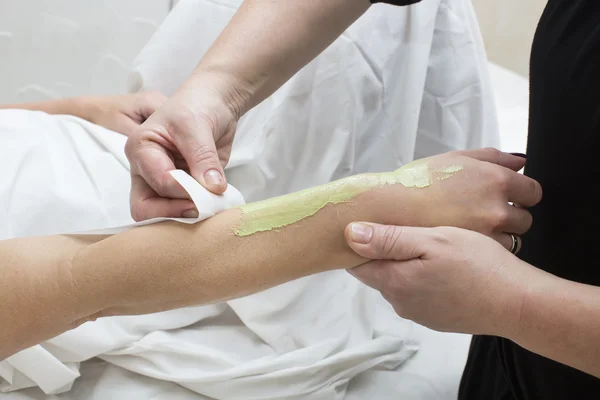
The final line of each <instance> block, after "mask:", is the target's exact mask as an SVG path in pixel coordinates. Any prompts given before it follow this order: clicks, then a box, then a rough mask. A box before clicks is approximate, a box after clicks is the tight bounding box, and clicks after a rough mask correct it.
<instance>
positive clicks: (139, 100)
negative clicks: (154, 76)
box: [81, 92, 166, 136]
mask: <svg viewBox="0 0 600 400" xmlns="http://www.w3.org/2000/svg"><path fill="white" fill-rule="evenodd" d="M81 101H82V102H83V103H84V104H85V105H86V112H85V115H84V116H85V119H87V120H88V121H90V122H93V123H95V124H97V125H100V126H103V127H105V128H107V129H110V130H112V131H115V132H119V133H122V134H123V135H126V136H129V135H131V134H132V133H134V132H135V131H136V130H137V129H138V128H139V126H140V125H141V124H142V123H144V122H145V121H146V120H147V119H148V118H149V117H150V116H151V115H152V114H153V113H154V112H155V111H156V110H157V109H158V108H160V107H161V106H162V105H163V103H164V102H165V101H166V97H165V96H164V95H163V94H162V93H158V92H148V93H135V94H130V95H125V96H107V97H86V98H82V99H81Z"/></svg>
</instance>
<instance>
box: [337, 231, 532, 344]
mask: <svg viewBox="0 0 600 400" xmlns="http://www.w3.org/2000/svg"><path fill="white" fill-rule="evenodd" d="M353 225H354V224H350V225H349V226H348V228H347V229H346V237H347V240H348V244H349V245H350V247H351V248H352V249H353V250H354V251H355V252H356V253H358V255H360V256H362V257H364V258H366V259H375V260H377V261H371V262H368V263H366V264H364V265H362V266H360V267H357V268H354V269H352V270H350V271H349V272H350V273H351V274H352V275H354V276H355V277H356V278H358V279H359V280H361V281H362V282H364V283H365V284H367V285H368V286H371V287H373V288H375V289H377V290H379V291H380V292H381V293H382V295H383V297H385V298H386V300H388V301H389V302H390V303H391V304H392V305H393V307H394V309H395V310H396V312H397V313H398V315H400V316H401V317H404V318H408V319H411V320H413V321H415V322H418V323H420V324H423V325H425V326H427V327H429V328H432V329H435V330H439V331H451V332H461V333H470V334H487V335H496V336H504V337H512V336H513V334H514V333H515V332H516V331H517V330H518V329H519V316H520V310H521V302H522V301H523V298H524V294H525V292H526V288H527V284H528V282H532V281H534V280H535V279H538V277H537V276H538V275H540V274H542V272H541V271H539V270H537V269H535V268H534V267H532V266H530V265H529V264H526V263H524V262H522V261H520V260H519V259H518V258H516V257H515V256H513V255H512V254H510V253H509V252H508V251H506V249H504V248H503V247H502V246H501V245H499V244H498V243H497V242H494V241H493V240H491V239H490V238H487V237H485V236H483V235H480V234H478V233H475V232H472V231H468V230H462V229H458V228H444V227H443V228H411V227H397V226H384V225H377V224H366V225H365V224H359V225H360V226H361V227H362V228H356V227H354V228H352V226H353ZM355 232H364V233H365V235H362V236H361V235H358V236H357V235H356V234H355Z"/></svg>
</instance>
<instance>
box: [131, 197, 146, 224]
mask: <svg viewBox="0 0 600 400" xmlns="http://www.w3.org/2000/svg"><path fill="white" fill-rule="evenodd" d="M129 211H130V213H131V218H133V220H134V221H136V222H140V221H143V220H144V219H145V218H144V217H145V215H144V212H143V210H142V207H140V204H139V202H136V201H132V202H131V206H130V209H129Z"/></svg>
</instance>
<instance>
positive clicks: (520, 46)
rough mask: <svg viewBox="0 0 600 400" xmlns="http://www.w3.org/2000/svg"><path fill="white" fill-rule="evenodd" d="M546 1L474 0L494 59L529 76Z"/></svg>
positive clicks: (491, 58) (489, 50)
mask: <svg viewBox="0 0 600 400" xmlns="http://www.w3.org/2000/svg"><path fill="white" fill-rule="evenodd" d="M595 1H597V0H595ZM546 2H547V0H473V4H474V6H475V9H476V11H477V17H478V19H479V24H480V26H481V32H482V35H483V39H484V41H485V45H486V49H487V52H488V57H489V58H490V60H491V61H493V62H494V63H497V64H499V65H502V66H503V67H506V68H509V69H511V70H513V71H515V72H517V73H519V74H521V75H523V76H527V75H529V53H530V51H531V41H532V40H533V35H534V33H535V29H536V27H537V23H538V20H539V18H540V16H541V14H542V11H543V9H544V6H545V5H546Z"/></svg>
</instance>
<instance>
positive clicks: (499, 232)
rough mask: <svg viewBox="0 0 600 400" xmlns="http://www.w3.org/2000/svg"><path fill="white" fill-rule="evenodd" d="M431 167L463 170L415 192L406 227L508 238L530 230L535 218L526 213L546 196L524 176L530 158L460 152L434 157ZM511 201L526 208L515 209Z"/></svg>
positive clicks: (488, 151) (487, 151)
mask: <svg viewBox="0 0 600 400" xmlns="http://www.w3.org/2000/svg"><path fill="white" fill-rule="evenodd" d="M428 163H429V169H430V170H431V171H435V170H436V169H440V168H441V169H443V168H446V167H448V166H458V167H461V168H462V169H461V170H460V171H458V172H457V173H455V174H454V175H452V176H451V177H450V178H449V179H443V180H434V182H432V184H431V185H430V186H429V187H427V188H424V189H422V190H418V191H415V192H414V193H413V194H412V196H411V200H410V202H411V203H410V207H411V210H414V213H413V214H412V215H411V216H409V218H408V219H407V220H406V222H404V223H403V225H411V226H427V227H435V226H456V227H460V228H466V229H471V230H474V231H477V232H480V233H483V234H485V235H488V236H492V237H493V238H495V239H497V240H502V241H504V242H506V241H507V240H510V238H507V236H506V235H505V234H504V233H505V232H506V233H513V234H516V235H521V234H523V233H525V232H527V231H528V230H529V228H530V227H531V223H532V217H531V214H529V212H528V211H527V210H526V209H525V208H526V207H531V206H534V205H536V204H537V203H538V202H539V201H540V200H541V198H542V189H541V186H540V184H539V183H538V182H536V181H535V180H533V179H531V178H529V177H526V176H524V175H522V174H519V173H518V172H517V171H519V170H520V169H521V168H523V166H524V165H525V159H524V158H521V157H517V156H513V155H510V154H508V153H503V152H500V151H498V150H495V149H479V150H470V151H457V152H451V153H446V154H442V155H439V156H435V157H431V158H429V159H428ZM509 202H512V203H516V204H519V205H520V206H522V207H525V208H521V207H513V206H511V205H510V204H509Z"/></svg>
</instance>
